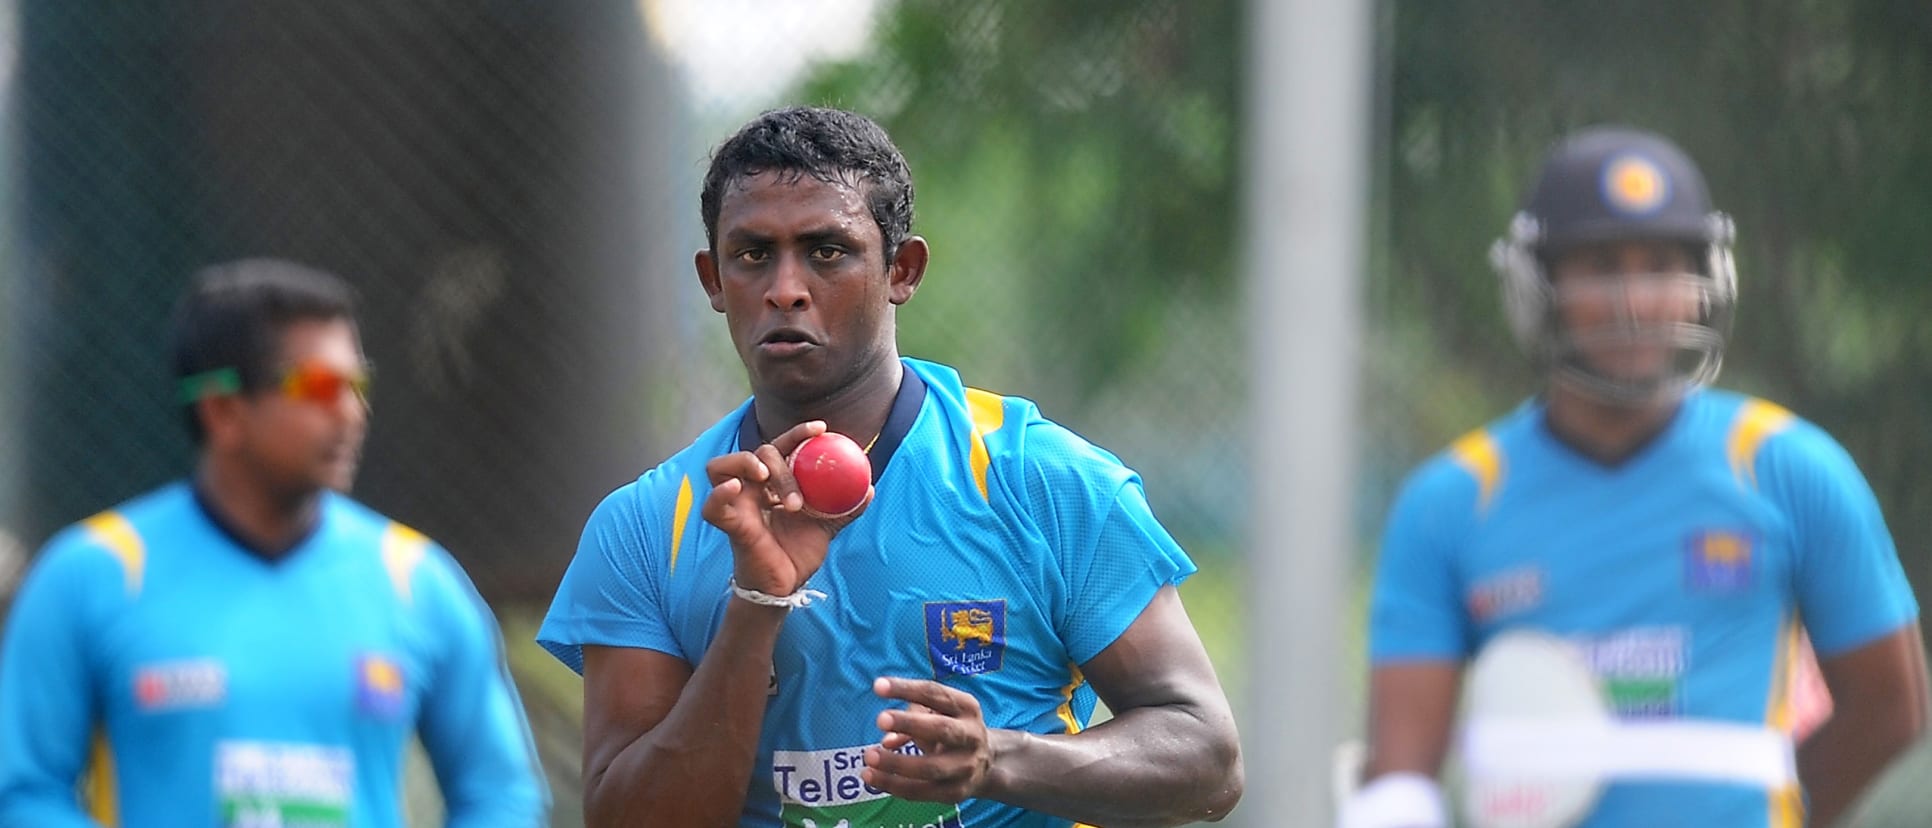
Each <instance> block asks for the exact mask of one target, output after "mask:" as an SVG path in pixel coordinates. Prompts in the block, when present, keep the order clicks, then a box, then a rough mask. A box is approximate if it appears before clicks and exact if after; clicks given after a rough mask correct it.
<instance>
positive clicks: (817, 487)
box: [790, 431, 872, 518]
mask: <svg viewBox="0 0 1932 828" xmlns="http://www.w3.org/2000/svg"><path fill="white" fill-rule="evenodd" d="M790 462H791V466H792V477H793V479H795V480H797V481H798V493H799V494H800V495H802V496H804V498H805V508H806V509H807V510H809V511H811V512H814V513H816V514H818V515H821V516H824V517H833V518H837V517H844V516H846V515H849V514H851V513H852V512H853V511H854V510H856V509H858V508H859V506H861V505H862V504H864V503H865V493H866V490H867V489H869V488H871V486H872V463H871V461H869V460H867V459H866V456H865V449H862V448H859V444H858V443H855V442H852V438H850V437H847V436H845V435H843V434H839V433H837V432H833V431H828V432H825V433H824V434H820V435H818V436H817V437H813V438H812V439H810V440H806V441H805V442H803V443H800V444H799V446H798V448H797V449H794V450H793V451H792V456H791V460H790Z"/></svg>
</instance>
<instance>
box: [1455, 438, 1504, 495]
mask: <svg viewBox="0 0 1932 828" xmlns="http://www.w3.org/2000/svg"><path fill="white" fill-rule="evenodd" d="M1449 457H1450V458H1451V459H1453V460H1454V461H1455V462H1456V465H1458V466H1461V467H1462V468H1463V469H1465V470H1467V471H1468V472H1469V474H1470V476H1472V477H1474V478H1476V512H1477V513H1478V514H1480V513H1482V512H1486V511H1488V510H1489V504H1490V502H1491V501H1492V500H1493V499H1494V498H1495V496H1496V492H1497V491H1498V490H1500V489H1501V488H1502V485H1503V477H1504V473H1505V471H1506V470H1507V469H1506V468H1505V464H1504V462H1503V450H1502V447H1501V446H1499V445H1497V443H1496V438H1495V437H1494V436H1493V435H1491V434H1490V433H1489V430H1488V429H1477V430H1475V431H1472V432H1469V433H1468V434H1465V435H1463V436H1461V437H1459V438H1457V439H1456V442H1454V443H1451V444H1450V446H1449Z"/></svg>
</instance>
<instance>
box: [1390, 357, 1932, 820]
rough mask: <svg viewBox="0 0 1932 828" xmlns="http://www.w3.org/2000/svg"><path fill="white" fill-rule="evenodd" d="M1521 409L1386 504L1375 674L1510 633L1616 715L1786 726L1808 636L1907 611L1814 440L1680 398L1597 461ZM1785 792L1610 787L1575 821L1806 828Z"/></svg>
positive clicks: (1845, 480) (1862, 635) (1877, 523)
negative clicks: (1580, 672) (1663, 423)
mask: <svg viewBox="0 0 1932 828" xmlns="http://www.w3.org/2000/svg"><path fill="white" fill-rule="evenodd" d="M1544 416H1545V414H1544V407H1543V405H1542V404H1540V403H1538V402H1534V401H1532V402H1530V403H1527V404H1525V405H1524V406H1522V407H1521V408H1519V409H1518V410H1517V411H1515V412H1514V413H1512V414H1510V415H1509V416H1507V417H1504V418H1503V419H1501V420H1499V421H1497V422H1495V423H1492V424H1490V425H1489V426H1488V427H1487V428H1484V429H1481V430H1479V431H1476V432H1474V433H1472V434H1470V435H1468V436H1465V437H1463V438H1462V439H1461V440H1459V441H1457V442H1456V443H1455V445H1454V446H1452V447H1451V448H1450V449H1449V450H1448V451H1446V452H1445V453H1443V454H1441V455H1439V456H1437V457H1436V458H1434V459H1432V460H1430V461H1429V462H1427V463H1425V464H1424V465H1423V466H1422V467H1421V468H1419V469H1418V470H1417V471H1416V472H1415V473H1414V474H1413V475H1412V476H1411V478H1410V479H1409V481H1408V483H1407V484H1406V485H1405V486H1404V488H1403V490H1402V492H1401V494H1400V496H1399V497H1398V498H1397V500H1396V504H1395V506H1394V508H1393V510H1392V512H1391V515H1390V517H1389V522H1388V529H1387V534H1386V536H1385V538H1384V541H1383V545H1382V559H1381V563H1380V565H1379V566H1378V575H1377V578H1376V585H1375V593H1374V598H1373V609H1372V611H1371V618H1370V626H1371V630H1370V642H1371V643H1370V655H1371V658H1372V660H1373V661H1374V663H1376V664H1386V663H1390V662H1400V661H1411V660H1452V661H1460V660H1462V659H1465V658H1467V657H1469V656H1471V655H1472V654H1474V653H1475V652H1476V651H1478V650H1479V649H1481V648H1482V646H1483V645H1484V644H1485V643H1486V642H1487V641H1488V640H1489V639H1490V638H1491V637H1492V636H1494V635H1496V634H1497V633H1499V632H1502V631H1504V630H1510V629H1517V628H1532V629H1539V630H1544V631H1548V632H1552V633H1555V634H1558V635H1561V636H1564V637H1567V638H1569V639H1570V640H1571V641H1573V642H1575V643H1577V644H1578V645H1579V646H1580V648H1581V650H1582V652H1583V654H1584V656H1585V659H1586V661H1588V662H1589V664H1590V666H1591V668H1592V669H1593V670H1594V671H1595V673H1596V675H1597V678H1598V681H1599V684H1600V685H1601V686H1602V687H1603V689H1604V690H1605V691H1606V692H1605V695H1606V696H1607V697H1608V698H1609V700H1610V703H1611V705H1612V707H1613V710H1614V712H1615V713H1616V714H1617V715H1618V716H1620V717H1623V718H1625V719H1634V718H1649V717H1684V718H1696V719H1705V720H1717V721H1725V722H1733V723H1745V724H1759V725H1763V726H1766V727H1769V728H1772V729H1774V730H1779V731H1783V732H1786V733H1789V731H1790V726H1791V710H1790V706H1789V698H1788V695H1787V694H1788V688H1789V687H1790V684H1791V682H1790V677H1789V673H1790V671H1791V670H1792V668H1793V666H1794V662H1795V656H1796V646H1797V645H1796V641H1797V635H1798V632H1799V630H1800V629H1802V630H1805V631H1807V632H1808V633H1809V634H1810V636H1811V640H1812V643H1813V645H1814V646H1815V647H1816V649H1817V651H1818V653H1819V655H1820V656H1821V657H1826V658H1829V657H1831V656H1833V655H1837V654H1840V653H1844V652H1846V651H1849V650H1852V649H1854V648H1857V647H1858V646H1860V645H1862V644H1866V643H1869V642H1871V641H1873V640H1875V639H1877V638H1879V637H1882V636H1884V635H1886V634H1889V633H1892V632H1895V631H1897V630H1898V629H1899V628H1900V627H1902V626H1903V625H1905V624H1909V623H1912V622H1913V621H1914V619H1916V618H1917V616H1918V605H1917V603H1916V601H1914V599H1913V597H1912V593H1911V588H1910V586H1909V585H1908V584H1907V583H1906V580H1905V575H1904V572H1903V570H1902V569H1901V567H1900V565H1899V561H1898V554H1897V551H1896V550H1895V549H1894V547H1893V545H1892V539H1891V535H1890V533H1889V532H1887V531H1886V528H1885V522H1884V518H1883V516H1882V515H1880V513H1879V507H1878V503H1877V500H1876V498H1875V497H1874V496H1873V495H1872V491H1871V488H1870V486H1869V485H1868V484H1867V483H1866V482H1865V479H1864V477H1863V476H1862V475H1861V474H1859V472H1858V468H1857V467H1856V465H1854V464H1853V462H1852V459H1851V457H1850V456H1849V455H1848V454H1846V452H1845V451H1844V449H1843V448H1841V447H1840V446H1839V445H1838V444H1837V443H1836V442H1835V441H1833V440H1832V439H1831V437H1830V436H1829V435H1827V434H1826V433H1825V432H1824V431H1823V430H1821V429H1819V428H1817V427H1816V426H1814V425H1812V424H1810V423H1807V422H1805V421H1803V420H1800V419H1798V418H1797V417H1794V416H1793V415H1792V414H1791V413H1790V412H1788V411H1786V410H1784V409H1783V408H1780V407H1778V406H1776V405H1773V404H1771V403H1768V402H1764V401H1762V400H1757V399H1752V398H1748V397H1743V396H1740V395H1736V394H1731V393H1726V392H1718V391H1699V392H1693V393H1692V394H1691V395H1689V396H1688V397H1687V398H1686V399H1685V400H1684V402H1683V404H1682V407H1681V408H1680V409H1679V411H1678V412H1677V414H1676V416H1675V418H1674V419H1673V420H1672V421H1671V423H1670V424H1669V425H1668V426H1667V427H1666V428H1665V430H1664V431H1663V432H1662V433H1661V434H1659V435H1658V436H1657V437H1656V438H1654V439H1653V440H1652V442H1651V443H1650V444H1649V445H1647V446H1645V447H1644V448H1643V449H1642V450H1641V451H1640V452H1639V453H1638V454H1636V455H1635V456H1633V457H1631V458H1629V459H1628V460H1626V461H1625V462H1623V463H1621V464H1618V465H1615V466H1608V467H1606V466H1604V465H1601V464H1599V463H1596V462H1594V461H1592V460H1590V459H1588V458H1586V457H1584V456H1583V455H1580V454H1578V453H1577V452H1575V451H1574V450H1572V449H1571V448H1569V447H1568V446H1566V445H1564V444H1563V443H1562V442H1560V441H1559V440H1558V439H1557V438H1556V437H1555V436H1554V435H1552V434H1551V432H1550V431H1549V428H1548V426H1547V425H1546V423H1545V419H1544ZM1802 819H1803V806H1802V801H1801V797H1800V796H1799V793H1798V791H1797V790H1796V789H1795V786H1794V787H1790V788H1785V789H1780V790H1773V791H1767V790H1765V789H1762V788H1752V787H1749V786H1745V785H1741V784H1738V785H1732V784H1712V783H1695V782H1690V781H1685V782H1673V783H1651V782H1644V783H1627V784H1615V785H1611V786H1609V787H1608V788H1607V789H1606V790H1605V793H1604V796H1603V798H1602V799H1601V800H1600V802H1599V804H1598V807H1597V809H1596V810H1595V812H1594V813H1593V814H1592V816H1591V817H1590V819H1589V820H1588V821H1586V822H1585V823H1584V825H1586V826H1652V825H1709V826H1747V825H1760V826H1761V825H1772V826H1787V825H1793V826H1795V825H1798V824H1800V823H1801V822H1802Z"/></svg>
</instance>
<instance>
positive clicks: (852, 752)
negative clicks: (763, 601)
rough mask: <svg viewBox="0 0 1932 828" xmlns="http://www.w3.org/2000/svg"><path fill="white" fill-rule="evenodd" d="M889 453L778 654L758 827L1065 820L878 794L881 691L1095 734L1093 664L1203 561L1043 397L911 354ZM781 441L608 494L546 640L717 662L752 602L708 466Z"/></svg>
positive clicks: (556, 646)
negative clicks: (916, 692) (712, 656)
mask: <svg viewBox="0 0 1932 828" xmlns="http://www.w3.org/2000/svg"><path fill="white" fill-rule="evenodd" d="M904 363H905V366H906V371H905V374H904V380H903V382H902V383H901V387H900V391H899V394H898V397H897V399H896V401H895V403H894V406H893V411H892V414H891V416H890V417H889V418H888V423H887V426H886V431H885V433H884V434H883V435H882V436H881V437H880V439H879V441H878V442H877V443H876V444H875V445H874V447H873V449H872V452H871V454H872V461H873V473H874V476H875V478H874V484H875V486H876V487H877V494H876V496H875V499H874V500H873V502H872V505H871V506H870V507H869V508H868V509H867V510H866V512H865V514H864V515H861V516H860V517H859V518H858V519H857V520H855V521H853V522H852V523H851V524H850V525H848V526H847V527H846V528H845V529H844V530H843V531H841V532H840V533H839V535H838V537H836V538H834V539H833V541H832V545H831V548H830V550H829V552H828V554H827V555H826V559H825V564H824V566H823V567H822V568H820V569H819V571H818V572H817V573H816V574H814V575H813V576H812V578H811V580H810V582H809V584H808V586H810V587H811V588H813V589H817V590H821V591H823V592H825V593H826V594H827V595H828V596H829V597H828V598H826V599H823V600H820V601H819V602H817V603H815V604H813V605H811V606H810V607H807V608H804V609H799V610H795V611H793V612H792V613H791V615H790V616H789V617H788V618H787V619H786V621H785V625H784V627H783V629H782V630H781V632H780V633H779V638H778V643H777V646H776V650H775V652H774V654H773V662H774V671H775V676H774V677H773V681H774V687H773V691H772V696H771V699H770V702H769V705H768V706H767V708H766V710H765V717H764V726H763V727H764V729H763V733H762V735H761V737H760V741H759V749H758V760H757V765H756V767H755V769H754V771H753V773H752V779H751V785H750V791H749V793H748V795H747V798H746V803H745V810H744V814H743V819H742V824H745V825H755V826H775V825H781V824H782V825H786V826H795V827H797V828H803V826H812V825H817V826H822V827H823V828H831V826H834V825H838V826H849V828H879V827H880V826H887V827H889V828H898V826H902V825H919V826H927V825H932V826H954V827H955V828H957V826H975V828H977V826H1064V825H1067V824H1068V823H1067V821H1066V820H1061V819H1056V818H1052V817H1048V816H1045V815H1042V814H1035V813H1028V812H1025V811H1021V810H1019V809H1017V808H1014V807H1012V806H1009V805H1006V804H1003V803H999V802H991V801H985V800H968V801H967V802H965V803H963V804H961V805H958V806H954V805H943V804H938V803H930V802H911V801H902V800H899V799H896V798H893V797H889V796H886V795H885V794H884V793H882V792H880V791H878V790H876V789H871V788H868V787H867V786H865V785H864V784H863V783H862V782H861V781H860V780H859V771H860V770H861V768H862V767H863V762H862V751H863V750H864V749H865V748H866V747H867V746H869V745H874V744H877V743H878V741H879V739H880V737H881V736H882V735H883V734H882V733H880V731H879V729H878V727H877V726H876V723H875V719H876V718H877V716H878V713H879V711H880V710H883V709H885V708H886V707H887V706H888V705H892V706H897V704H898V703H897V702H888V701H887V700H885V699H881V698H879V697H878V696H876V695H874V694H873V692H872V680H873V679H874V678H875V677H878V676H902V677H910V678H926V679H935V680H938V681H940V682H943V683H945V684H947V685H949V686H952V687H956V688H959V689H961V690H964V691H966V692H968V693H971V694H972V695H973V696H974V697H976V698H977V699H978V700H979V702H980V705H981V707H982V709H983V711H984V716H985V720H986V724H987V726H988V727H993V728H1010V729H1017V730H1027V731H1032V732H1035V733H1074V732H1078V731H1079V730H1080V729H1081V728H1083V727H1084V726H1085V725H1086V723H1087V720H1088V717H1089V715H1090V714H1091V713H1092V712H1093V707H1094V694H1093V691H1092V689H1091V688H1090V687H1088V686H1087V685H1086V684H1085V682H1084V681H1083V680H1082V678H1081V674H1080V668H1079V665H1081V664H1084V663H1086V662H1087V661H1088V660H1089V659H1092V658H1093V657H1094V656H1095V655H1097V654H1099V653H1100V651H1101V650H1103V649H1105V648H1106V647H1107V646H1108V645H1109V644H1112V643H1113V641H1114V639H1115V638H1117V637H1119V635H1120V634H1121V633H1122V632H1125V631H1126V629H1127V627H1128V625H1129V624H1131V623H1133V621H1134V620H1135V619H1136V618H1138V617H1139V616H1140V613H1141V611H1142V610H1144V609H1145V608H1146V607H1147V604H1148V602H1150V601H1151V600H1153V597H1154V594H1155V593H1156V592H1157V591H1158V590H1160V589H1161V588H1162V587H1164V586H1167V585H1169V584H1177V583H1179V582H1180V581H1181V579H1183V578H1185V577H1186V576H1188V575H1189V574H1192V573H1193V572H1194V565H1193V564H1192V563H1191V562H1190V561H1189V560H1188V558H1187V556H1186V555H1185V554H1184V553H1183V552H1182V551H1181V549H1180V548H1179V546H1177V545H1176V544H1175V542H1174V540H1173V539H1172V538H1171V537H1170V536H1169V535H1168V533H1167V531H1166V530H1165V529H1163V528H1162V527H1161V525H1160V524H1159V523H1158V522H1156V521H1155V519H1154V516H1153V514H1152V513H1151V511H1149V509H1148V506H1147V500H1146V496H1145V494H1144V492H1143V491H1142V489H1141V485H1140V480H1139V478H1138V477H1137V476H1136V475H1135V474H1134V473H1133V472H1132V471H1131V470H1129V469H1128V468H1127V467H1125V466H1124V465H1122V464H1121V463H1120V461H1119V460H1117V459H1116V458H1115V457H1114V456H1113V455H1111V454H1108V453H1107V452H1105V451H1102V450H1101V449H1099V448H1096V447H1094V446H1093V445H1092V444H1090V443H1088V442H1087V441H1085V440H1083V439H1081V438H1080V437H1079V436H1077V435H1075V434H1074V433H1073V432H1071V431H1068V430H1067V429H1065V428H1063V427H1061V426H1059V425H1056V424H1054V423H1052V422H1050V421H1048V420H1046V419H1045V418H1043V417H1041V416H1040V413H1039V411H1038V409H1036V408H1035V407H1034V405H1033V404H1032V403H1030V402H1028V401H1026V400H1022V399H1018V398H1014V397H1003V396H1000V395H997V394H992V393H989V392H986V391H981V390H978V389H972V388H966V387H963V386H962V385H961V384H960V380H959V377H958V375H957V374H956V373H954V372H953V371H952V369H950V368H946V367H944V366H940V365H936V364H932V363H927V362H921V361H918V360H912V359H908V360H905V361H904ZM759 442H761V441H760V440H759V439H758V434H757V427H756V422H755V418H754V417H752V416H751V408H750V403H747V404H746V405H745V406H743V407H740V408H739V409H738V410H737V411H735V412H733V413H732V414H730V415H729V416H727V417H725V418H724V420H722V421H721V422H719V423H718V424H717V425H716V426H714V427H712V428H711V429H710V430H708V431H706V432H705V433H704V434H703V435H702V436H700V437H699V438H698V440H697V442H695V443H694V444H692V445H691V446H690V447H688V448H686V449H684V450H683V451H681V452H679V453H678V454H677V455H676V456H674V457H672V458H671V459H670V460H668V461H666V462H665V463H664V464H663V465H660V466H658V467H657V468H655V469H653V470H651V471H650V472H648V473H646V474H645V475H644V476H643V477H642V478H640V479H638V480H637V481H636V482H634V483H631V484H629V485H627V486H624V487H623V488H620V489H618V490H617V491H616V492H614V493H612V494H611V495H610V496H609V497H608V498H606V499H605V500H604V502H603V504H602V505H600V506H599V507H598V508H597V511H596V513H595V514H593V515H592V516H591V518H590V521H589V524H588V525H587V526H586V527H585V529H584V536H583V541H582V543H581V545H580V546H579V548H578V550H577V556H576V558H575V559H574V560H573V561H572V562H571V565H570V569H569V571H568V572H567V573H566V574H565V575H564V580H563V584H562V586H561V587H560V588H559V589H558V591H557V597H556V601H555V603H554V604H552V606H551V608H550V614H549V617H548V618H546V619H545V620H544V623H543V627H542V629H541V631H539V633H538V641H540V642H541V643H542V644H543V646H544V647H546V648H548V649H549V650H550V651H551V652H552V653H554V654H556V656H557V657H558V658H559V659H561V660H562V661H563V662H564V663H565V664H568V665H570V666H571V667H572V668H573V669H576V670H579V671H581V670H582V669H583V653H582V649H581V647H582V645H585V644H595V645H604V646H617V647H639V648H647V649H652V650H658V651H661V652H664V653H668V654H670V655H674V656H677V657H678V658H682V659H684V660H685V661H687V662H690V663H692V664H696V663H697V662H698V661H699V660H700V659H702V658H703V657H704V653H705V650H706V649H707V648H708V647H709V646H710V644H711V640H712V636H713V634H714V633H715V632H716V630H717V628H718V625H719V623H721V621H722V620H723V617H724V612H725V607H726V605H727V603H728V602H730V601H733V600H737V599H735V598H733V597H732V596H731V593H730V591H729V588H728V585H727V584H728V581H729V579H730V577H731V573H732V555H731V547H730V542H729V541H728V540H727V539H726V537H725V535H724V533H723V532H721V531H719V530H718V529H717V528H716V527H713V526H712V525H710V524H709V523H706V522H705V521H704V520H703V518H701V517H700V516H699V514H698V510H699V507H700V506H701V505H702V504H703V503H704V500H705V498H706V496H707V495H708V494H709V491H710V485H709V483H708V479H707V477H706V475H705V471H704V464H705V463H706V462H707V461H709V460H710V459H711V458H713V457H717V456H719V455H723V454H728V453H730V452H733V451H736V450H738V449H739V448H740V447H741V446H743V447H749V446H755V445H757V444H758V443H759Z"/></svg>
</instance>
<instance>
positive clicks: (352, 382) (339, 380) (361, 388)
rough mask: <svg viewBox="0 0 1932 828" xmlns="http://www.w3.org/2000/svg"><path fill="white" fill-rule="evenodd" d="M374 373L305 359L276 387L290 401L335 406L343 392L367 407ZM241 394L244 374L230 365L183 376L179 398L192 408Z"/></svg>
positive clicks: (287, 372)
mask: <svg viewBox="0 0 1932 828" xmlns="http://www.w3.org/2000/svg"><path fill="white" fill-rule="evenodd" d="M371 373H372V372H371V370H370V369H369V368H367V367H364V368H363V369H362V370H359V371H354V372H348V371H343V370H342V369H340V368H337V367H335V366H333V365H329V364H328V363H325V362H322V361H321V360H313V359H311V360H304V361H302V362H298V363H296V364H295V365H292V366H290V367H289V368H287V369H285V370H283V371H282V375H281V378H280V380H279V381H277V383H276V384H275V388H276V389H277V390H279V391H281V393H282V396H284V397H287V398H289V399H291V400H297V401H300V402H307V403H314V404H316V405H335V404H336V402H337V401H339V400H341V399H342V394H343V392H345V391H349V392H354V393H355V395H356V399H359V400H361V401H362V403H363V404H364V405H367V404H368V403H369V376H370V374H371ZM241 392H242V381H241V372H240V371H238V370H236V369H235V368H234V367H233V366H228V367H224V368H216V369H214V370H210V371H203V372H201V373H199V374H194V375H191V376H188V377H183V378H182V380H181V387H180V390H179V394H178V398H179V400H180V402H181V404H182V405H193V404H194V403H196V402H199V401H201V400H204V399H207V398H209V397H220V396H225V395H229V394H239V393H241Z"/></svg>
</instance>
